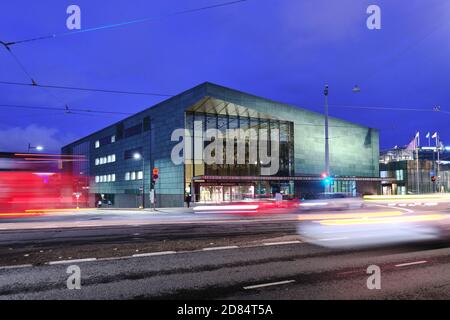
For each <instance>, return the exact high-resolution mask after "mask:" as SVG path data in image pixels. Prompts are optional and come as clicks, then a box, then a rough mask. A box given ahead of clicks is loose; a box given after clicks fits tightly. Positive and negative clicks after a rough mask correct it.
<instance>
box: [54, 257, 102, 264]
mask: <svg viewBox="0 0 450 320" xmlns="http://www.w3.org/2000/svg"><path fill="white" fill-rule="evenodd" d="M95 260H97V258H86V259H73V260H60V261H50V262H48V263H47V264H49V265H54V264H67V263H78V262H90V261H95Z"/></svg>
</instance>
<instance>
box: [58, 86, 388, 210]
mask: <svg viewBox="0 0 450 320" xmlns="http://www.w3.org/2000/svg"><path fill="white" fill-rule="evenodd" d="M177 129H178V131H177ZM180 129H181V130H182V132H185V133H186V135H185V137H184V142H183V143H181V145H180V141H183V139H182V138H180V136H179V135H178V133H179V130H180ZM234 129H241V130H244V131H243V132H244V133H242V132H241V133H238V135H241V136H240V139H241V140H236V141H244V142H243V144H242V145H241V146H242V147H243V148H242V150H241V149H239V142H234V143H231V149H229V148H228V147H230V144H229V143H228V142H227V145H226V146H225V144H223V145H221V147H220V149H217V148H216V149H215V150H214V152H212V153H211V154H213V155H214V157H218V156H220V159H223V160H226V161H223V162H214V163H211V162H208V161H207V159H206V156H205V153H204V152H205V151H206V150H207V147H208V146H209V145H210V144H211V143H212V142H213V140H212V139H210V137H209V136H208V135H209V134H210V132H218V133H220V134H221V135H222V136H224V137H228V134H229V131H230V130H234ZM234 132H236V131H234ZM246 132H253V133H254V135H253V137H252V138H250V137H249V138H245V139H244V140H242V134H247V133H246ZM264 133H265V135H264ZM268 137H270V139H268ZM214 141H217V140H216V139H214ZM228 141H229V140H228ZM233 141H235V140H233ZM324 141H325V139H324V116H323V115H322V114H319V113H315V112H312V111H309V110H305V109H301V108H297V107H294V106H290V105H286V104H282V103H279V102H275V101H271V100H268V99H264V98H260V97H257V96H253V95H250V94H247V93H243V92H240V91H236V90H232V89H229V88H225V87H222V86H218V85H215V84H211V83H204V84H201V85H199V86H197V87H194V88H192V89H190V90H188V91H185V92H183V93H181V94H178V95H176V96H174V97H172V98H170V99H168V100H166V101H163V102H161V103H158V104H157V105H155V106H153V107H151V108H148V109H146V110H144V111H141V112H139V113H137V114H135V115H132V116H130V117H128V118H126V119H124V120H122V121H119V122H117V123H115V124H113V125H110V126H108V127H106V128H104V129H102V130H100V131H97V132H95V133H93V134H91V135H89V136H87V137H84V138H82V139H80V140H78V141H75V142H73V143H71V144H69V145H67V146H65V147H64V148H63V149H62V152H63V154H67V155H84V156H85V157H86V158H87V159H89V161H87V162H85V163H77V164H76V167H74V166H71V165H70V164H67V166H65V169H66V170H68V171H70V172H72V173H73V174H76V173H77V172H86V173H89V175H90V177H91V188H90V191H91V192H92V193H94V194H95V196H96V202H98V201H108V202H110V203H111V204H112V205H113V206H116V207H138V206H140V205H141V204H142V199H144V201H145V206H146V207H148V206H150V194H149V192H150V189H151V188H152V185H151V175H152V170H153V168H158V170H159V178H158V180H157V182H156V185H155V190H156V203H157V206H158V207H170V206H183V201H184V198H185V195H186V194H191V195H192V199H193V200H194V201H196V202H198V201H201V202H222V201H239V200H242V199H246V198H254V197H265V196H271V195H274V194H275V193H281V194H283V195H285V196H286V197H288V196H290V197H302V196H305V195H307V194H309V193H312V192H323V191H324V182H323V181H322V178H321V173H322V172H323V171H324V161H325V160H324V148H325V147H324V144H325V143H324ZM252 145H253V146H256V149H253V151H252V149H251V146H252ZM179 147H183V151H180V150H178V148H179ZM263 149H267V150H265V151H264V150H263ZM202 150H203V151H202ZM239 150H240V151H241V153H239V152H240V151H239ZM262 150H263V151H264V152H262ZM202 152H203V153H202ZM174 153H175V158H177V159H174ZM265 153H267V156H268V157H269V158H271V162H270V163H269V164H268V163H267V162H265V159H264V157H262V155H261V154H265ZM178 155H181V158H182V159H181V161H180V157H178ZM274 156H276V157H274ZM378 158H379V136H378V131H377V130H375V129H372V128H367V127H364V126H361V125H357V124H354V123H350V122H348V121H344V120H339V119H336V118H330V165H331V170H330V171H331V172H330V173H331V176H332V179H331V180H330V184H331V188H330V189H331V190H332V191H335V192H347V193H351V194H354V195H356V194H357V193H369V194H376V193H377V192H378V191H379V187H380V177H379V161H378ZM266 160H267V159H266ZM273 168H275V171H274V172H270V170H272V169H273ZM142 192H144V196H142Z"/></svg>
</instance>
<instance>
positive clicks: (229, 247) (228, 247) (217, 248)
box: [202, 246, 239, 251]
mask: <svg viewBox="0 0 450 320" xmlns="http://www.w3.org/2000/svg"><path fill="white" fill-rule="evenodd" d="M238 248H239V247H238V246H226V247H211V248H203V249H202V250H203V251H214V250H228V249H238Z"/></svg>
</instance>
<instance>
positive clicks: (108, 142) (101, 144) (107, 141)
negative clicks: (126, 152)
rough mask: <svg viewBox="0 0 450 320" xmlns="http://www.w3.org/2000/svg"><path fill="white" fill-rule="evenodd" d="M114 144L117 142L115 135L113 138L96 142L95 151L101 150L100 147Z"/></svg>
mask: <svg viewBox="0 0 450 320" xmlns="http://www.w3.org/2000/svg"><path fill="white" fill-rule="evenodd" d="M114 142H116V136H115V135H112V136H109V137H105V138H102V139H100V140H96V141H95V149H97V148H100V146H104V145H106V144H110V143H114Z"/></svg>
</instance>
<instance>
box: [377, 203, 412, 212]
mask: <svg viewBox="0 0 450 320" xmlns="http://www.w3.org/2000/svg"><path fill="white" fill-rule="evenodd" d="M375 206H376V207H384V208H389V209H391V207H389V205H383V204H376V205H375ZM397 209H398V210H403V211H406V212H409V213H414V210H411V209H407V208H403V207H397Z"/></svg>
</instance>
